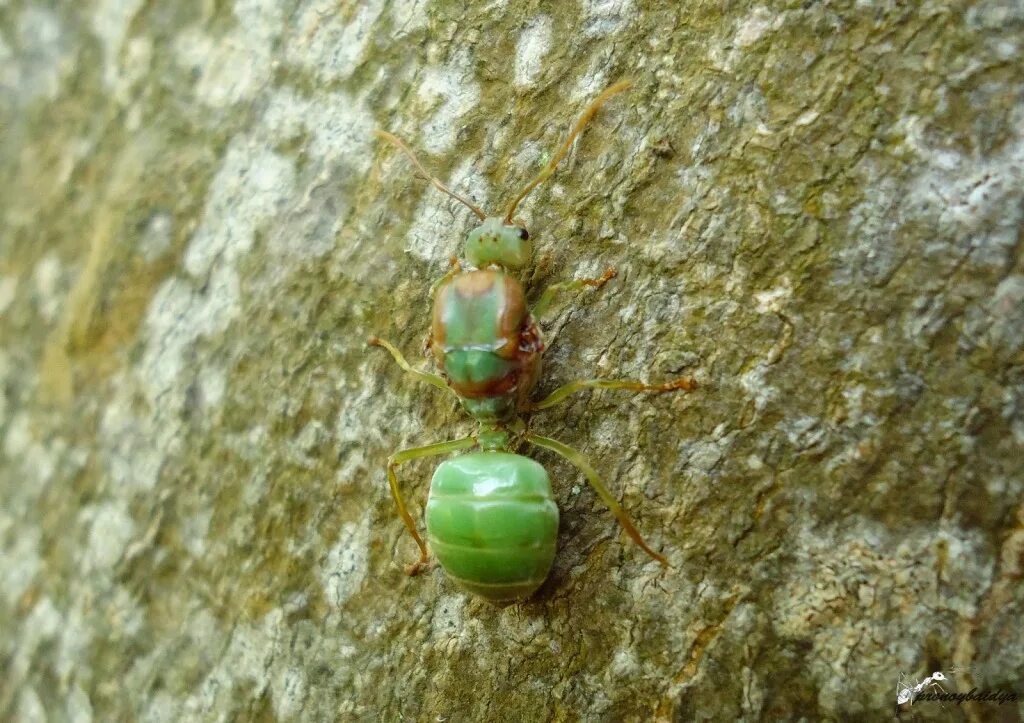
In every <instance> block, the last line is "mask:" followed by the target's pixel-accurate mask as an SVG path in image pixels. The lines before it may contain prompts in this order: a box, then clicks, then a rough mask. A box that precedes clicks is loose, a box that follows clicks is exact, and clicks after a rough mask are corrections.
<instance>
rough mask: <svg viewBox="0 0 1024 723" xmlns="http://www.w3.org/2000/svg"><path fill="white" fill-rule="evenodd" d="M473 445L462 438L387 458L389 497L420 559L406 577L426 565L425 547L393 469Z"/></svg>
mask: <svg viewBox="0 0 1024 723" xmlns="http://www.w3.org/2000/svg"><path fill="white" fill-rule="evenodd" d="M475 444H476V440H475V439H473V437H463V438H462V439H453V440H451V441H448V442H438V443H436V444H428V445H426V446H424V447H412V448H410V449H403V450H402V451H401V452H395V453H394V454H393V455H391V456H390V457H388V485H389V486H390V487H391V497H392V498H394V500H395V506H396V507H397V508H398V515H399V517H401V518H402V522H404V523H405V529H407V530H409V534H410V535H412V539H413V540H415V541H416V546H417V547H419V548H420V559H419V560H417V561H416V562H414V563H412V564H411V565H408V566H407V567H406V568H405V573H406V574H407V575H415V574H416V573H418V572H419V571H420V570H421V569H422V568H423V566H424V565H426V564H427V546H426V545H425V544H423V538H422V537H420V533H419V532H417V531H416V523H415V522H413V520H412V516H411V515H410V514H409V510H408V509H407V508H406V506H405V500H404V499H403V498H402V490H401V489H399V487H398V475H397V474H395V467H397V466H398V465H400V464H402V463H404V462H409V461H411V460H414V459H420V458H422V457H436V456H437V455H441V454H448V453H450V452H457V451H458V450H460V449H466V448H467V447H472V446H473V445H475Z"/></svg>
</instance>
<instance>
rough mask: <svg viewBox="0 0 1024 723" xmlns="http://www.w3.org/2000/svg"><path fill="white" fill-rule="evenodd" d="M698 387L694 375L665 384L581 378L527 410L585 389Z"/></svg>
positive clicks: (536, 408) (689, 388)
mask: <svg viewBox="0 0 1024 723" xmlns="http://www.w3.org/2000/svg"><path fill="white" fill-rule="evenodd" d="M696 388H697V382H695V381H694V380H693V378H692V377H680V378H679V379H673V380H672V381H670V382H665V383H664V384H644V383H643V382H638V381H634V380H632V379H580V380H578V381H575V382H569V383H568V384H565V385H563V386H561V387H559V388H558V389H556V390H555V391H553V392H551V394H549V395H547V396H546V397H544V399H542V400H541V401H539V402H533V403H531V404H530V405H529V406H527V408H526V410H525V411H528V412H536V411H539V410H541V409H547V408H548V407H553V406H555V405H556V404H559V403H561V402H563V401H565V398H566V397H568V396H569V395H571V394H575V393H576V392H581V391H583V390H584V389H626V390H628V391H631V392H654V393H659V394H660V393H662V392H675V391H686V392H689V391H693V390H694V389H696Z"/></svg>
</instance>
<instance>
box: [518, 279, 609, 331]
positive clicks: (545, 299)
mask: <svg viewBox="0 0 1024 723" xmlns="http://www.w3.org/2000/svg"><path fill="white" fill-rule="evenodd" d="M615 274H616V271H615V269H613V268H612V267H610V266H609V267H608V268H607V269H605V272H604V274H602V275H601V276H599V277H597V278H594V279H573V280H572V281H560V282H559V283H557V284H552V285H551V286H549V287H548V288H546V289H544V292H543V293H542V294H541V295H540V298H539V299H537V303H535V304H534V305H533V309H531V310H530V313H531V314H533V318H534V319H538V320H539V319H542V318H543V317H544V315H545V314H546V313H547V312H548V310H549V309H550V308H551V304H552V302H553V301H554V300H555V296H556V295H558V294H560V293H562V292H563V291H580V290H582V289H585V288H587V287H588V286H589V287H591V288H595V289H600V288H601V287H602V286H604V285H605V284H606V283H608V280H609V279H613V278H615Z"/></svg>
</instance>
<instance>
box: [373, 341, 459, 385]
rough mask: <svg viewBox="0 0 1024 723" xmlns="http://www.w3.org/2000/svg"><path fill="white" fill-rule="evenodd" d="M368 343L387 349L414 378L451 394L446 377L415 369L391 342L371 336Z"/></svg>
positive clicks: (396, 361)
mask: <svg viewBox="0 0 1024 723" xmlns="http://www.w3.org/2000/svg"><path fill="white" fill-rule="evenodd" d="M366 343H367V344H369V345H370V346H379V347H381V348H383V349H387V350H388V351H389V352H390V353H391V357H392V358H393V359H394V360H395V363H396V364H398V366H400V367H402V369H404V370H405V371H407V372H408V373H409V374H411V375H412V376H413V377H415V378H416V379H418V380H420V381H421V382H426V383H427V384H430V385H431V386H434V387H437V388H438V389H443V390H444V391H446V392H451V387H449V386H448V383H447V382H446V381H445V380H444V377H441V376H438V375H437V374H430V373H428V372H421V371H420V370H419V369H413V368H412V366H411V365H410V364H409V362H407V361H406V360H405V357H404V356H402V352H400V351H398V349H396V348H395V347H394V346H392V345H391V344H390V343H389V342H387V341H384V340H383V339H381V338H380V337H377V336H371V337H370V338H369V339H367V340H366Z"/></svg>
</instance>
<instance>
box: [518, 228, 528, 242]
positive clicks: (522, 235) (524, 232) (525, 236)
mask: <svg viewBox="0 0 1024 723" xmlns="http://www.w3.org/2000/svg"><path fill="white" fill-rule="evenodd" d="M519 238H521V239H522V240H523V241H528V240H529V239H530V232H529V231H527V230H526V229H525V228H521V229H519Z"/></svg>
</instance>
